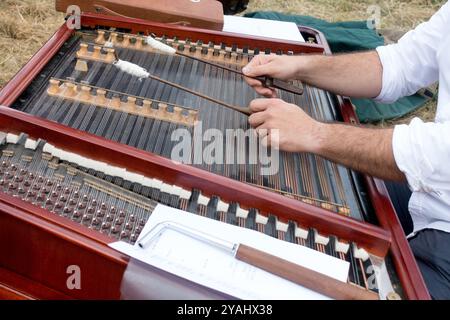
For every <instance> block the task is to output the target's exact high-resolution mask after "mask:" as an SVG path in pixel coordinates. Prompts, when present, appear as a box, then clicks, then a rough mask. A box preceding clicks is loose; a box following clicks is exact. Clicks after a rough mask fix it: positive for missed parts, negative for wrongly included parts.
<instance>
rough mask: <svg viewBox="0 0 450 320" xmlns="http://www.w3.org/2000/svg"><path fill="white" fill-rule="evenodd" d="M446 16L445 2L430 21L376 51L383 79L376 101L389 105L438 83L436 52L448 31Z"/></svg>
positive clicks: (449, 7)
mask: <svg viewBox="0 0 450 320" xmlns="http://www.w3.org/2000/svg"><path fill="white" fill-rule="evenodd" d="M449 17H450V3H449V2H447V3H446V4H445V5H444V6H443V7H442V8H441V9H440V10H439V11H438V12H437V13H436V14H435V15H433V17H431V19H430V20H429V21H427V22H425V23H422V24H420V25H419V26H417V28H416V29H414V30H412V31H410V32H408V33H406V34H405V35H404V36H403V37H402V38H401V39H400V40H399V41H398V43H396V44H391V45H388V46H381V47H378V48H377V49H376V50H377V52H378V55H379V57H380V61H381V64H382V66H383V77H382V89H381V92H380V94H379V95H378V96H377V97H376V98H375V100H377V101H380V102H384V103H391V102H394V101H396V100H397V99H398V98H400V97H404V96H409V95H412V94H414V93H416V92H417V91H418V90H419V89H421V88H423V87H426V86H429V85H431V84H432V83H434V82H436V81H437V80H438V77H439V70H438V61H437V57H436V53H437V50H438V48H439V45H440V44H441V42H442V38H443V37H444V36H445V35H446V33H447V32H448V28H449V22H450V21H449Z"/></svg>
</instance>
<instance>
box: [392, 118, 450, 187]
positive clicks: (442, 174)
mask: <svg viewBox="0 0 450 320" xmlns="http://www.w3.org/2000/svg"><path fill="white" fill-rule="evenodd" d="M449 137H450V121H448V122H442V123H434V122H427V123H424V122H422V120H420V119H418V118H414V119H413V120H412V121H411V123H410V124H409V125H397V126H396V127H395V128H394V135H393V140H392V148H393V152H394V157H395V162H396V164H397V166H398V168H399V169H400V170H401V171H402V172H403V173H404V174H405V176H406V178H407V180H408V184H409V186H410V188H411V189H412V191H424V192H439V191H444V190H446V191H448V190H450V184H449V181H450V165H449V163H450V139H449Z"/></svg>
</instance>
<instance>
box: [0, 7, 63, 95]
mask: <svg viewBox="0 0 450 320" xmlns="http://www.w3.org/2000/svg"><path fill="white" fill-rule="evenodd" d="M62 22H63V16H62V15H61V14H59V13H56V12H55V10H54V9H53V1H52V0H40V1H35V0H2V1H1V2H0V88H1V87H3V86H4V85H5V84H6V82H7V81H8V80H9V79H10V78H11V77H12V76H14V74H15V73H16V72H17V71H18V70H19V69H20V68H21V67H22V66H23V65H24V64H25V63H26V62H27V61H28V60H29V59H30V58H31V56H32V55H33V54H34V53H35V52H36V51H37V50H38V49H39V48H40V47H41V46H42V45H43V43H44V42H45V41H46V40H47V39H48V38H49V37H50V36H51V35H52V34H53V33H54V32H55V31H56V29H57V28H58V26H60V25H61V24H62Z"/></svg>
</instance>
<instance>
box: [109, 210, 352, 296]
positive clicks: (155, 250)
mask: <svg viewBox="0 0 450 320" xmlns="http://www.w3.org/2000/svg"><path fill="white" fill-rule="evenodd" d="M166 221H173V222H176V223H178V224H181V225H184V226H187V227H190V228H192V229H195V230H200V231H203V232H206V233H208V234H211V235H213V236H215V237H218V238H222V239H225V240H227V241H231V242H233V243H243V244H246V245H249V246H252V247H254V248H256V249H258V250H262V251H265V252H268V253H270V254H273V255H276V256H278V257H280V258H283V259H285V260H288V261H291V262H294V263H298V264H300V265H302V266H304V267H307V268H310V269H313V270H316V271H318V272H321V273H324V274H326V275H328V276H330V277H333V278H336V279H338V280H340V281H346V279H347V275H348V271H349V263H348V262H347V261H343V260H340V259H337V258H334V257H331V256H328V255H326V254H323V253H320V252H317V251H315V250H312V249H309V248H306V247H302V246H299V245H296V244H292V243H288V242H286V241H281V240H278V239H275V238H272V237H269V236H267V235H264V234H262V233H260V232H257V231H254V230H249V229H244V228H241V227H237V226H233V225H229V224H225V223H222V222H219V221H215V220H212V219H209V218H205V217H201V216H198V215H194V214H192V213H188V212H185V211H181V210H178V209H174V208H170V207H166V206H163V205H158V206H157V207H156V208H155V210H154V211H153V213H152V215H151V217H150V219H149V221H148V222H147V224H146V225H145V227H144V229H143V231H142V233H141V237H143V236H144V235H145V234H146V233H147V232H148V231H149V230H151V229H152V228H154V226H156V225H157V224H159V223H161V222H166ZM110 246H111V247H113V248H115V249H116V250H118V251H121V252H122V253H125V254H127V255H129V256H132V257H134V258H136V259H138V260H141V261H143V262H145V263H148V264H150V265H153V266H155V267H157V268H160V269H163V270H165V271H168V272H170V273H173V274H176V275H178V276H180V277H183V278H185V279H188V280H190V281H193V282H196V283H199V284H201V285H204V286H206V287H209V288H213V289H215V290H218V291H221V292H224V293H226V294H229V295H231V296H234V297H237V298H240V299H328V297H325V296H323V295H321V294H319V293H316V292H314V291H311V290H309V289H306V288H303V287H301V286H299V285H297V284H295V283H292V282H290V281H288V280H285V279H283V278H280V277H278V276H275V275H273V274H271V273H268V272H266V271H264V270H261V269H259V268H256V267H253V266H251V265H249V264H247V263H245V262H242V261H239V260H237V259H235V258H234V257H233V256H232V255H231V254H230V253H227V252H225V251H223V250H220V249H218V248H217V247H215V246H212V245H211V244H209V243H206V242H203V241H199V240H196V239H194V238H192V237H189V236H188V235H184V234H182V233H179V232H177V231H174V230H170V229H168V230H165V231H164V232H163V233H162V235H161V236H160V237H159V238H157V239H155V241H152V242H151V244H150V245H149V246H148V247H146V248H145V249H141V248H140V247H139V246H138V245H137V244H136V245H134V246H132V245H129V244H127V243H125V242H121V241H119V242H115V243H112V244H110Z"/></svg>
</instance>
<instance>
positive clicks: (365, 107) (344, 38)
mask: <svg viewBox="0 0 450 320" xmlns="http://www.w3.org/2000/svg"><path fill="white" fill-rule="evenodd" d="M245 16H246V17H249V18H259V19H269V20H280V21H289V22H294V23H296V24H297V25H302V26H307V27H311V28H314V29H317V30H319V31H321V32H322V33H323V34H324V35H325V37H326V39H327V41H328V44H329V45H330V48H331V51H332V52H333V53H339V52H341V53H342V52H352V51H361V50H371V49H375V48H376V47H378V46H380V45H383V44H384V39H383V37H382V36H380V35H379V34H378V33H377V32H376V31H375V30H373V29H369V28H368V27H367V22H366V21H346V22H327V21H325V20H321V19H317V18H314V17H309V16H302V15H288V14H282V13H277V12H271V11H267V12H266V11H259V12H252V13H247V14H245ZM427 100H428V99H427V98H425V97H423V96H421V95H419V94H415V95H413V96H410V97H404V98H401V99H399V100H398V101H396V102H395V103H392V104H382V103H378V102H375V101H372V100H370V99H352V103H353V104H354V105H355V106H356V113H357V115H358V117H359V119H360V121H362V122H378V121H382V120H388V119H393V118H397V117H401V116H404V115H405V114H407V113H409V112H411V111H413V110H416V109H418V108H420V107H421V106H423V104H424V103H425V102H426V101H427Z"/></svg>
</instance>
